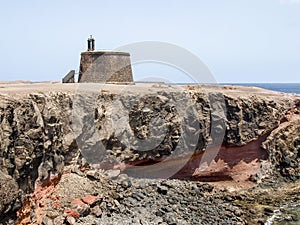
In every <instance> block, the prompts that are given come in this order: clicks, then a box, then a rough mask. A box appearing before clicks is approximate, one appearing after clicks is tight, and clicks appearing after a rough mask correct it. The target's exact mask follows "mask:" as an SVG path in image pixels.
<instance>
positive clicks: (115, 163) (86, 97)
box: [0, 83, 300, 224]
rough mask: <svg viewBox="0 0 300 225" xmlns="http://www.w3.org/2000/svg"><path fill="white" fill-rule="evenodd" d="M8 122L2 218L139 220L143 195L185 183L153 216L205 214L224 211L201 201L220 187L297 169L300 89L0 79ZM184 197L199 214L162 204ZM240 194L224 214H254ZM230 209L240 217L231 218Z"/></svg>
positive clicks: (2, 137) (293, 175)
mask: <svg viewBox="0 0 300 225" xmlns="http://www.w3.org/2000/svg"><path fill="white" fill-rule="evenodd" d="M0 123H1V125H0V146H1V155H0V159H1V160H0V164H1V171H0V172H1V174H2V176H1V179H0V195H1V200H0V203H1V204H0V212H1V213H0V214H1V218H0V219H1V221H2V224H14V222H16V221H17V223H18V224H53V223H54V224H65V223H66V224H87V223H90V221H92V220H93V221H95V223H96V224H102V223H101V221H102V222H103V221H104V222H103V224H107V222H111V223H118V221H119V222H120V221H123V220H124V218H126V219H128V218H139V216H138V215H136V214H135V212H132V210H130V209H132V208H134V207H137V205H139V204H142V203H143V201H144V205H141V206H140V207H139V208H138V210H142V211H143V209H146V208H147V207H148V206H147V204H148V203H149V204H150V202H151V201H150V199H152V200H153V199H156V198H157V195H162V196H165V197H166V196H167V194H168V193H170V191H171V192H173V195H174V196H177V195H178V194H179V192H180V189H184V190H185V191H183V192H182V193H185V195H183V196H182V197H178V196H177V198H176V199H175V200H174V199H173V200H171V199H172V198H171V197H166V198H164V199H165V200H164V201H166V202H163V203H160V204H162V205H165V208H164V209H156V208H155V207H154V208H155V209H154V211H153V212H152V211H151V210H150V209H148V212H144V213H145V221H151V220H153V221H156V222H157V223H156V222H155V224H158V223H160V222H161V224H163V223H166V224H176V221H177V222H178V221H179V222H181V223H182V224H185V223H186V224H191V222H193V223H194V222H195V223H196V222H197V223H198V222H199V221H198V219H197V218H196V217H199V218H202V219H203V218H206V217H207V218H206V219H207V222H209V221H210V217H209V216H211V218H212V219H211V220H212V221H215V219H216V218H215V215H217V214H218V213H220V212H218V210H217V211H213V210H212V211H210V208H209V207H208V208H207V209H206V208H205V207H204V208H205V211H201V210H200V211H199V210H198V209H197V208H195V207H194V206H195V205H199V207H202V206H203V204H204V202H205V201H207V202H210V203H209V204H211V205H210V206H211V208H213V207H215V206H216V205H217V203H216V202H215V199H213V197H211V196H210V194H211V193H214V195H215V196H218V193H219V192H218V191H215V192H214V191H212V190H214V189H215V190H218V188H216V187H222V188H225V189H229V190H230V189H232V190H238V189H248V188H253V187H256V186H257V185H263V184H265V183H266V181H268V182H274V181H276V180H282V181H283V182H287V183H292V184H293V183H297V182H298V181H299V177H300V137H299V132H300V96H299V95H296V94H284V93H278V92H273V91H268V90H264V89H260V88H254V87H237V86H212V85H187V86H171V85H166V84H136V85H134V86H131V85H128V86H126V85H108V84H98V85H93V84H64V85H63V84H59V83H39V84H36V83H32V84H18V83H15V84H0ZM175 181H176V182H175ZM190 181H194V183H193V182H190ZM145 184H147V185H146V186H145ZM143 185H144V186H143ZM222 188H221V189H222ZM142 189H144V190H147V191H143V192H140V191H139V190H142ZM148 189H149V190H148ZM8 190H9V191H8ZM153 190H154V192H155V193H157V195H153V196H152V195H151V194H150V193H152V192H153ZM297 191H299V190H298V189H296V193H297ZM121 193H123V196H120V194H121ZM147 193H148V195H147ZM298 193H299V192H298ZM145 195H147V196H145ZM191 196H194V197H193V199H190V198H192V197H191ZM235 196H236V195H235ZM178 198H179V200H178ZM181 198H183V199H181ZM216 198H218V197H216ZM228 198H229V197H228ZM230 198H232V196H231V195H230ZM249 198H250V197H249ZM184 199H189V200H188V201H189V202H194V203H193V204H190V205H189V207H192V206H193V207H194V209H193V207H192V208H189V210H192V211H194V213H196V215H198V216H194V217H190V216H188V215H190V214H189V212H185V213H182V216H179V214H172V212H173V213H174V211H176V210H175V209H171V208H169V209H168V208H166V207H167V206H168V204H172V203H170V201H175V203H177V202H178V201H179V203H180V201H182V202H181V203H180V204H179V203H178V207H179V209H180V207H182V206H183V205H185V204H184V203H183V202H184ZM209 199H210V200H209ZM225 200H226V199H225ZM227 200H228V199H227ZM227 200H226V201H227ZM237 200H240V199H237ZM148 201H149V202H148ZM157 201H158V200H157ZM159 201H160V200H159ZM195 201H196V202H195ZM197 201H198V202H197ZM232 201H234V199H232V200H230V201H229V200H228V201H227V202H225V203H224V204H223V203H222V204H221V206H220V209H219V210H221V209H222V208H223V211H222V213H221V215H222V216H221V217H220V218H219V219H221V220H220V221H221V222H224V221H225V222H226V221H227V222H228V223H235V222H236V223H235V224H246V223H247V221H248V222H249V221H250V220H249V219H247V218H250V216H249V215H248V212H246V211H243V210H240V207H238V206H234V205H231V204H230V203H228V202H232ZM128 202H129V203H128ZM147 202H148V203H147ZM201 202H202V203H203V204H201ZM104 203H105V204H104ZM175 203H174V204H175ZM149 204H148V205H149ZM175 205H176V204H175ZM157 207H158V206H157ZM228 207H229V208H230V209H231V211H232V214H230V213H229V214H228V215H225V214H224V212H225V211H226V209H228ZM128 210H129V212H128ZM203 210H204V209H203ZM239 210H240V211H239ZM142 211H141V212H140V213H138V214H139V215H140V214H143V212H142ZM108 213H110V216H109V215H108ZM200 214H201V216H200ZM237 214H240V215H237ZM129 215H130V216H129ZM134 215H135V216H134ZM205 215H206V217H205ZM185 216H186V218H185ZM265 216H266V215H265ZM147 217H149V218H147ZM171 217H174V218H175V219H176V221H175V222H174V221H173V222H172V219H170V218H171ZM151 218H152V219H151ZM153 218H155V219H153ZM262 218H263V219H266V218H265V217H264V216H263V215H262ZM139 220H141V219H140V218H139ZM194 220H195V221H194ZM87 221H89V222H87ZM253 221H254V220H253ZM131 222H132V221H131ZM204 222H205V220H204ZM256 222H257V223H259V221H256ZM133 223H137V222H135V221H133ZM141 224H143V223H142V222H141Z"/></svg>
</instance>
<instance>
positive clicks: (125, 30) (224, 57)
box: [0, 0, 300, 83]
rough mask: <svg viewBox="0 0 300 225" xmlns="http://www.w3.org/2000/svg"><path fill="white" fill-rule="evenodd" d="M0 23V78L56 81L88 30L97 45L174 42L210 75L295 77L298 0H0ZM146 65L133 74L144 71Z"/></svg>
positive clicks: (74, 64)
mask: <svg viewBox="0 0 300 225" xmlns="http://www.w3.org/2000/svg"><path fill="white" fill-rule="evenodd" d="M0 27H1V35H0V49H1V53H2V54H1V56H0V68H1V73H0V80H32V81H44V80H53V81H54V80H61V78H62V77H63V76H64V75H65V74H66V73H67V72H68V71H69V70H71V69H76V70H78V67H79V60H80V52H82V51H84V50H85V49H86V39H87V38H88V37H89V35H90V34H93V36H94V37H95V38H96V47H97V49H115V48H118V47H119V46H122V45H126V44H130V43H133V42H139V41H162V42H168V43H172V44H175V45H178V46H181V47H182V48H185V49H187V50H188V51H190V52H192V53H194V54H195V55H197V56H198V57H199V58H200V59H201V60H202V61H203V62H204V63H205V64H206V65H207V66H208V67H209V68H210V70H211V71H212V72H213V74H214V77H215V79H216V81H217V82H237V83H238V82H258V83H259V82H298V83H300V76H299V74H300V57H299V56H300V0H249V1H246V0H207V1H202V0H194V1H192V0H190V1H189V0H185V1H178V0H164V1H159V0H151V1H141V0H140V1H137V0H127V1H121V0H119V1H117V0H110V1H102V0H89V1H83V0H82V1H80V0H77V1H76V0H72V1H71V0H51V1H38V0H36V1H34V0H26V1H21V0H20V1H16V0H10V1H1V3H0ZM145 68H146V69H145ZM145 68H144V70H141V69H138V68H137V69H135V74H134V77H135V79H137V80H138V79H140V78H141V77H142V75H143V74H142V73H143V72H145V70H147V72H149V75H151V71H150V70H151V68H150V67H149V66H146V67H145ZM166 71H167V70H166ZM156 72H157V71H155V70H154V71H153V73H156ZM171 72H172V71H170V73H171ZM155 75H156V74H155ZM166 76H167V77H166V78H168V76H171V74H166ZM175 81H178V82H184V81H188V80H186V79H185V78H184V77H183V78H180V79H179V80H175Z"/></svg>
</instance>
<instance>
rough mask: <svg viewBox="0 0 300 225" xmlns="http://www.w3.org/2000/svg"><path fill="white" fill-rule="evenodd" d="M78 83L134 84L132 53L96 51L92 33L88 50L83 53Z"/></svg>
mask: <svg viewBox="0 0 300 225" xmlns="http://www.w3.org/2000/svg"><path fill="white" fill-rule="evenodd" d="M78 83H120V84H132V83H133V76H132V69H131V62H130V54H129V53H128V52H119V51H110V50H100V51H95V39H94V38H93V37H92V35H91V36H90V38H89V39H88V49H87V51H86V52H82V53H81V60H80V69H79V77H78Z"/></svg>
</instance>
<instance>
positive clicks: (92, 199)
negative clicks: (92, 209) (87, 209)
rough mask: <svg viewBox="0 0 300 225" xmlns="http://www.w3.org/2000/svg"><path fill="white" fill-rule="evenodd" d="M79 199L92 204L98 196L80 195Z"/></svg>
mask: <svg viewBox="0 0 300 225" xmlns="http://www.w3.org/2000/svg"><path fill="white" fill-rule="evenodd" d="M81 200H82V201H83V202H84V203H86V204H88V205H92V204H94V203H95V202H96V201H98V200H99V196H93V195H87V196H84V197H82V198H81Z"/></svg>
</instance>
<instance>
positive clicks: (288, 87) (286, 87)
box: [220, 83, 300, 94]
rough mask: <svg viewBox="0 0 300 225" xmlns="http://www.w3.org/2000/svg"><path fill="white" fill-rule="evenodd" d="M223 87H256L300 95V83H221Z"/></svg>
mask: <svg viewBox="0 0 300 225" xmlns="http://www.w3.org/2000/svg"><path fill="white" fill-rule="evenodd" d="M220 84H221V85H239V86H254V87H260V88H264V89H269V90H272V91H279V92H284V93H294V94H300V83H220Z"/></svg>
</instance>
